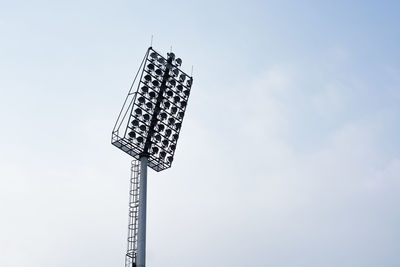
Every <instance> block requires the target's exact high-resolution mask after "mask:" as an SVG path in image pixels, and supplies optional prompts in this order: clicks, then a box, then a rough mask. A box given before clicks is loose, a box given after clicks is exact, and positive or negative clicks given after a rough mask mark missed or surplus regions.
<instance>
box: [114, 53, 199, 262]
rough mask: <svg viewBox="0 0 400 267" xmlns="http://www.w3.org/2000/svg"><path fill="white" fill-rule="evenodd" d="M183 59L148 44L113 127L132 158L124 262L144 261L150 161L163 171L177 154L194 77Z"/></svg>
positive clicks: (117, 143)
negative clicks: (183, 69) (163, 54)
mask: <svg viewBox="0 0 400 267" xmlns="http://www.w3.org/2000/svg"><path fill="white" fill-rule="evenodd" d="M181 65H182V60H181V59H180V58H175V54H174V53H172V52H170V53H168V54H167V57H166V58H165V57H163V56H162V55H161V54H159V53H157V52H156V51H155V50H154V49H153V48H152V47H149V49H148V50H147V52H146V55H145V57H144V59H143V61H142V63H141V65H140V67H139V70H138V72H137V74H136V76H135V79H134V81H133V83H132V86H131V88H130V90H129V93H128V95H127V97H126V99H125V102H124V104H123V106H122V109H121V112H120V113H119V116H118V119H117V122H116V123H115V126H114V129H113V131H112V137H111V143H112V144H113V145H114V146H116V147H118V148H119V149H121V150H122V151H124V152H125V153H127V154H129V155H131V156H132V157H133V158H134V160H133V161H132V169H131V180H130V190H129V224H128V249H127V253H126V256H125V267H145V261H146V260H145V258H146V193H147V166H149V167H150V168H152V169H153V170H155V171H157V172H159V171H162V170H165V169H167V168H169V167H171V164H172V161H173V159H174V153H175V149H176V145H177V141H178V138H179V132H180V129H181V126H182V121H183V117H184V115H185V110H186V105H187V102H188V99H189V95H190V89H191V87H192V83H193V77H191V76H189V75H187V74H186V73H185V72H183V71H182V70H181V69H180V67H181ZM139 74H140V78H139V80H137V78H138V75H139ZM135 88H137V89H136V90H134V89H135Z"/></svg>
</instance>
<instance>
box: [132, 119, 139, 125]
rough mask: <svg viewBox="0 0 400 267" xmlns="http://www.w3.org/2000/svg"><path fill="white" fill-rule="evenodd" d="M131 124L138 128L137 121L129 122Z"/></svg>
mask: <svg viewBox="0 0 400 267" xmlns="http://www.w3.org/2000/svg"><path fill="white" fill-rule="evenodd" d="M131 124H132V125H133V126H139V121H138V120H133V121H132V122H131Z"/></svg>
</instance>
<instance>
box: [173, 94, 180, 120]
mask: <svg viewBox="0 0 400 267" xmlns="http://www.w3.org/2000/svg"><path fill="white" fill-rule="evenodd" d="M178 97H179V96H178ZM175 98H176V97H174V101H175ZM177 102H179V101H177ZM177 102H175V103H177ZM177 111H178V108H177V107H172V108H171V114H172V115H174V114H175V113H176V112H177Z"/></svg>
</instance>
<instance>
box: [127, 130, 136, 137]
mask: <svg viewBox="0 0 400 267" xmlns="http://www.w3.org/2000/svg"><path fill="white" fill-rule="evenodd" d="M128 135H129V137H130V138H135V137H136V133H135V132H134V131H130V132H129V133H128Z"/></svg>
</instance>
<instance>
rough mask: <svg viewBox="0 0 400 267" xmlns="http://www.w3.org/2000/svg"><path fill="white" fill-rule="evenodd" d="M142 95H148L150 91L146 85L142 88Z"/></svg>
mask: <svg viewBox="0 0 400 267" xmlns="http://www.w3.org/2000/svg"><path fill="white" fill-rule="evenodd" d="M140 89H141V91H142V93H145V94H146V93H147V92H148V91H149V87H147V86H146V85H143V86H142V88H140Z"/></svg>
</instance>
